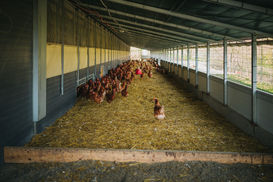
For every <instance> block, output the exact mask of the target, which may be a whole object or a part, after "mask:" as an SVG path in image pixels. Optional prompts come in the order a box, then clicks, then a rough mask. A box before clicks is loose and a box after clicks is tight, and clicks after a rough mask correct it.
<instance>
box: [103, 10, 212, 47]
mask: <svg viewBox="0 0 273 182" xmlns="http://www.w3.org/2000/svg"><path fill="white" fill-rule="evenodd" d="M101 17H103V18H105V19H114V20H116V21H119V22H122V23H128V24H131V25H137V26H140V27H145V28H150V29H154V31H162V32H166V33H172V34H175V35H178V36H184V33H180V32H176V31H172V30H167V29H163V28H159V27H154V26H150V25H144V24H141V23H137V22H132V21H128V20H123V19H121V18H114V17H109V16H104V15H101ZM180 39H182V40H185V41H188V42H195V43H204V42H206V41H209V40H210V39H204V40H203V41H201V40H196V41H195V40H192V39H188V38H185V37H180Z"/></svg>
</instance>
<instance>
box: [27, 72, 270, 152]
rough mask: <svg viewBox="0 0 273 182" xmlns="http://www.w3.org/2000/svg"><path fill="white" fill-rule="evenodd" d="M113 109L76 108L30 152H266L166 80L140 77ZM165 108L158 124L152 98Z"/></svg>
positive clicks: (83, 103)
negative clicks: (62, 149)
mask: <svg viewBox="0 0 273 182" xmlns="http://www.w3.org/2000/svg"><path fill="white" fill-rule="evenodd" d="M128 93H129V95H128V97H122V96H121V95H120V94H118V96H117V97H116V98H115V100H114V101H113V102H111V103H110V104H109V103H107V102H106V101H104V102H103V103H101V104H96V103H95V102H94V101H90V100H86V99H83V98H81V99H79V100H78V101H77V103H76V104H75V106H74V107H73V108H72V109H70V110H69V111H68V112H67V113H66V114H65V115H64V116H62V117H61V118H59V119H57V120H56V121H55V122H54V124H53V125H52V126H50V127H48V128H46V130H45V131H43V132H42V133H40V134H38V135H36V136H34V137H33V138H32V140H31V142H30V143H28V144H27V145H26V146H34V147H38V146H39V147H83V148H114V149H153V150H158V149H166V150H187V151H191V150H197V151H227V152H242V151H243V152H264V151H267V150H268V149H267V148H266V147H264V146H263V145H261V144H260V143H259V142H258V141H257V140H256V139H254V138H252V137H250V136H247V135H246V134H244V133H243V132H242V131H241V130H239V129H237V128H236V127H234V126H233V125H231V124H230V123H229V122H227V121H225V120H224V118H223V117H221V116H220V115H218V114H217V113H216V112H215V111H213V110H212V109H211V108H210V107H209V106H208V105H207V104H205V103H204V102H202V101H200V100H198V99H196V98H194V97H193V95H192V93H190V92H188V91H185V90H183V89H182V87H180V86H179V85H178V84H177V83H176V82H175V81H174V80H172V79H171V78H169V77H167V76H166V75H163V74H160V73H157V72H156V71H154V72H153V77H152V78H148V77H147V75H146V76H144V78H143V79H140V77H139V76H136V78H135V79H134V80H133V82H132V84H131V85H129V87H128ZM154 97H156V98H158V99H159V102H160V103H161V105H164V107H165V115H166V119H164V120H156V119H155V118H154V115H153V107H154V102H153V98H154Z"/></svg>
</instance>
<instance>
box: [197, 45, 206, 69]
mask: <svg viewBox="0 0 273 182" xmlns="http://www.w3.org/2000/svg"><path fill="white" fill-rule="evenodd" d="M198 71H200V72H203V73H207V48H204V47H201V48H198Z"/></svg>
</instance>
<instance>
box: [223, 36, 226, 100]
mask: <svg viewBox="0 0 273 182" xmlns="http://www.w3.org/2000/svg"><path fill="white" fill-rule="evenodd" d="M223 43H224V63H223V64H224V65H223V66H224V75H223V76H224V78H223V81H224V96H223V98H224V105H227V40H226V39H225V38H224V41H223Z"/></svg>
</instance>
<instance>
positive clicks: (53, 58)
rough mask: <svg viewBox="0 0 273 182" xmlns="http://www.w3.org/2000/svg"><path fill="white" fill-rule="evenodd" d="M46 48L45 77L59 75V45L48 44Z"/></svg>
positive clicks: (60, 70)
mask: <svg viewBox="0 0 273 182" xmlns="http://www.w3.org/2000/svg"><path fill="white" fill-rule="evenodd" d="M46 49H47V50H46V66H47V68H46V78H51V77H54V76H57V75H60V74H61V72H62V67H61V66H62V65H61V45H60V44H48V45H47V48H46Z"/></svg>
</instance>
